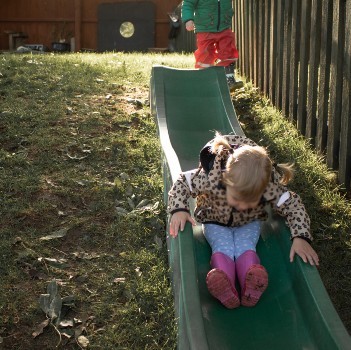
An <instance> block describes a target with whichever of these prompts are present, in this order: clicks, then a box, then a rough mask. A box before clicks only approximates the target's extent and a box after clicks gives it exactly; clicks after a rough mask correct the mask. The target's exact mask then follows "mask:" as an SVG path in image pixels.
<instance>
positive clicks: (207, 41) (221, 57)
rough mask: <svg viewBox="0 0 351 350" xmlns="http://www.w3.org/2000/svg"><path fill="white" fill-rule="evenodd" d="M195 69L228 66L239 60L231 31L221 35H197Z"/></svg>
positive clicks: (225, 31)
mask: <svg viewBox="0 0 351 350" xmlns="http://www.w3.org/2000/svg"><path fill="white" fill-rule="evenodd" d="M196 43H197V50H196V51H195V52H194V55H195V60H196V62H195V68H205V67H209V66H213V65H218V66H228V65H229V64H231V63H233V62H234V61H236V60H237V59H238V58H239V52H238V50H237V48H236V44H235V35H234V33H233V32H232V31H231V29H226V30H223V31H222V32H220V33H196Z"/></svg>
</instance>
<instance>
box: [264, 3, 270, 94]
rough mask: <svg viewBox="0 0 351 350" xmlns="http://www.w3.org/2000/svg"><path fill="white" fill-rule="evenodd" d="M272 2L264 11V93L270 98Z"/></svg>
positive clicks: (267, 4)
mask: <svg viewBox="0 0 351 350" xmlns="http://www.w3.org/2000/svg"><path fill="white" fill-rule="evenodd" d="M270 14H271V0H266V6H265V9H264V22H265V29H264V48H263V51H264V54H263V56H264V68H263V69H264V72H263V91H264V93H265V94H266V95H267V96H268V94H269V67H270V47H271V40H270V39H271V36H270V33H271V20H270Z"/></svg>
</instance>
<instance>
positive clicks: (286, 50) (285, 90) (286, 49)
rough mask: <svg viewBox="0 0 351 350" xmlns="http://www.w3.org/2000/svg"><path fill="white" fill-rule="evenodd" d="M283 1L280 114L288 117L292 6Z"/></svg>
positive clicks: (287, 0)
mask: <svg viewBox="0 0 351 350" xmlns="http://www.w3.org/2000/svg"><path fill="white" fill-rule="evenodd" d="M284 1H285V5H284V7H285V11H284V40H283V45H284V46H283V60H282V66H283V75H282V84H281V86H282V112H283V114H284V115H285V116H286V117H287V116H288V115H289V86H290V57H291V43H290V38H291V24H292V23H291V22H292V21H291V18H292V4H291V1H290V0H284Z"/></svg>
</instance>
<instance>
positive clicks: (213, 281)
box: [206, 252, 240, 309]
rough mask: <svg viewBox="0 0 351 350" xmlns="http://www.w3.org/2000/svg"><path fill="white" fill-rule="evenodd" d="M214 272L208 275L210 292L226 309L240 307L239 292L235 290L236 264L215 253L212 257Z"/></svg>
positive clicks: (226, 257)
mask: <svg viewBox="0 0 351 350" xmlns="http://www.w3.org/2000/svg"><path fill="white" fill-rule="evenodd" d="M211 267H212V270H211V271H210V272H209V273H208V274H207V277H206V284H207V288H208V291H209V292H210V293H211V295H212V296H213V297H215V298H216V299H218V300H219V301H220V302H221V303H222V304H223V305H224V306H225V307H226V308H228V309H234V308H236V307H238V306H240V300H239V295H238V292H237V291H236V289H235V263H234V260H232V259H231V258H229V257H228V256H227V255H225V254H223V253H219V252H217V253H214V254H213V255H212V257H211Z"/></svg>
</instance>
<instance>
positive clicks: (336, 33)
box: [327, 0, 344, 169]
mask: <svg viewBox="0 0 351 350" xmlns="http://www.w3.org/2000/svg"><path fill="white" fill-rule="evenodd" d="M343 5H344V0H334V2H333V34H332V51H331V71H330V98H329V101H330V102H329V120H328V140H327V163H328V166H329V167H330V168H332V169H337V167H338V165H339V164H338V163H339V162H338V156H339V147H340V126H341V103H342V88H340V87H341V86H342V68H343V46H342V45H339V43H343V42H344V35H343V33H344V32H343V30H344V17H343V13H344V6H343Z"/></svg>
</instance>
